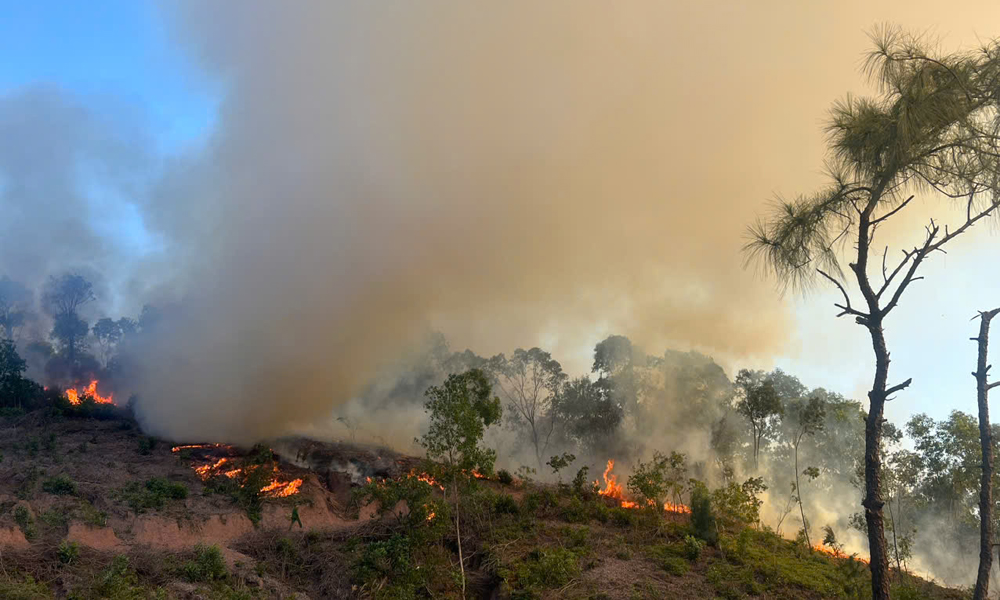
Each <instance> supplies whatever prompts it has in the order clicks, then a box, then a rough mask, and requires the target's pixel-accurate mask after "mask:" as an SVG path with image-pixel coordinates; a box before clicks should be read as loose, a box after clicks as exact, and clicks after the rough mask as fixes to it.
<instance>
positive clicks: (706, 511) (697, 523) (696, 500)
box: [691, 485, 719, 544]
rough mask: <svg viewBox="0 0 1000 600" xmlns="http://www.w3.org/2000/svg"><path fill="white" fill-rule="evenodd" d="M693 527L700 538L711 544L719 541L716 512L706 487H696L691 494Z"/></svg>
mask: <svg viewBox="0 0 1000 600" xmlns="http://www.w3.org/2000/svg"><path fill="white" fill-rule="evenodd" d="M691 526H692V527H694V533H695V535H697V536H698V537H699V538H701V539H703V540H705V541H706V542H708V543H709V544H715V542H716V541H718V537H719V532H718V530H717V529H716V526H715V512H714V511H713V510H712V499H711V498H710V497H709V494H708V490H707V489H706V488H705V486H704V485H698V486H695V488H694V490H693V491H692V492H691Z"/></svg>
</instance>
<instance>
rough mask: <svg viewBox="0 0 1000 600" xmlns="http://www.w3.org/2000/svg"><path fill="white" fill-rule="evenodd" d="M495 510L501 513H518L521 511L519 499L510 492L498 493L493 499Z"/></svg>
mask: <svg viewBox="0 0 1000 600" xmlns="http://www.w3.org/2000/svg"><path fill="white" fill-rule="evenodd" d="M493 510H494V511H496V512H497V514H501V515H516V514H518V513H519V512H520V511H521V507H520V506H518V504H517V500H515V499H514V496H511V495H510V494H497V495H496V497H495V498H494V499H493Z"/></svg>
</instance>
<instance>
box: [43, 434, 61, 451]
mask: <svg viewBox="0 0 1000 600" xmlns="http://www.w3.org/2000/svg"><path fill="white" fill-rule="evenodd" d="M44 447H45V451H46V452H48V453H50V454H51V453H53V452H55V451H56V448H57V447H58V442H57V441H56V434H55V433H50V434H49V435H48V436H47V437H46V438H45V446H44Z"/></svg>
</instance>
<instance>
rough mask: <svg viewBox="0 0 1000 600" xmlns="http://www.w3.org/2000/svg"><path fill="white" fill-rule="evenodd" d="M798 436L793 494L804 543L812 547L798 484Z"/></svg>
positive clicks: (800, 487) (800, 489)
mask: <svg viewBox="0 0 1000 600" xmlns="http://www.w3.org/2000/svg"><path fill="white" fill-rule="evenodd" d="M801 439H802V438H799V439H798V440H796V441H795V495H796V496H797V497H798V499H799V515H801V516H802V531H804V532H806V545H807V546H809V547H810V548H812V541H810V540H809V523H808V522H807V521H806V511H805V509H804V508H802V486H801V485H800V484H799V440H801Z"/></svg>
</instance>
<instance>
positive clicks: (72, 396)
mask: <svg viewBox="0 0 1000 600" xmlns="http://www.w3.org/2000/svg"><path fill="white" fill-rule="evenodd" d="M81 396H83V397H87V396H90V397H91V398H93V399H94V402H97V403H98V404H114V400H113V399H112V396H113V394H108V395H107V396H102V395H100V394H98V393H97V380H96V379H93V380H91V382H90V383H89V384H87V387H85V388H83V389H80V390H78V389H76V388H68V389H67V390H66V398H67V399H68V400H69V403H70V404H72V405H74V406H76V405H78V404H80V402H82V401H83V400H82V399H81Z"/></svg>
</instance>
